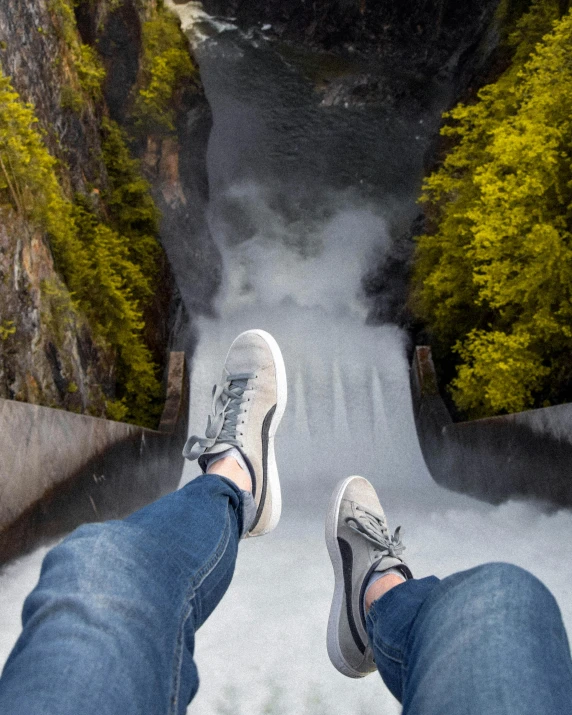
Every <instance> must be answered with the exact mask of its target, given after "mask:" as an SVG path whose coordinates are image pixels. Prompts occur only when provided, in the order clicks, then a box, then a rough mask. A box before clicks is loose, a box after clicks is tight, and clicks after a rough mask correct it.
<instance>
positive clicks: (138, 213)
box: [0, 0, 197, 427]
mask: <svg viewBox="0 0 572 715" xmlns="http://www.w3.org/2000/svg"><path fill="white" fill-rule="evenodd" d="M136 7H137V12H136V14H135V15H133V14H132V13H131V14H130V11H129V8H128V7H127V4H126V3H125V2H124V0H46V2H45V10H46V11H47V12H46V13H45V14H44V16H43V17H44V22H43V25H44V26H43V27H37V28H36V29H37V32H38V35H39V38H41V43H44V45H42V48H43V47H44V46H46V47H49V48H50V50H51V54H52V55H53V52H54V48H55V49H57V57H58V58H57V60H56V62H55V64H54V65H53V70H54V71H53V73H52V74H48V76H49V78H50V82H53V83H54V87H53V93H54V95H55V97H56V98H57V97H58V94H59V97H60V100H59V103H58V102H57V99H56V106H57V107H58V109H57V110H56V111H55V112H54V107H53V106H52V108H51V109H50V110H47V109H46V107H47V106H48V105H47V104H46V102H43V103H42V106H41V110H42V111H43V114H42V111H40V113H39V114H38V113H37V112H36V110H35V108H34V106H32V105H31V104H29V103H26V102H24V101H23V100H22V98H21V97H20V95H19V94H18V91H17V90H16V89H15V88H14V84H15V83H16V84H17V82H15V83H14V82H12V80H11V78H9V77H7V76H5V75H4V74H2V71H1V69H0V208H3V209H4V211H8V212H10V211H12V212H13V215H14V216H18V217H22V221H21V222H22V223H23V225H29V226H30V227H31V229H32V231H36V232H37V231H38V230H39V232H40V235H41V234H42V233H43V235H44V237H46V238H47V241H48V243H49V246H50V248H51V253H52V255H53V259H54V263H55V267H56V270H57V272H58V274H59V276H60V277H61V280H62V281H63V282H60V280H59V278H57V277H56V280H52V279H50V280H45V281H44V282H43V288H42V292H41V306H39V311H38V312H39V316H40V317H39V319H40V322H41V324H42V325H43V326H44V327H45V329H44V328H40V330H44V332H45V333H46V337H45V339H46V340H47V341H48V342H50V341H51V343H53V345H51V347H50V350H51V353H50V355H51V356H52V363H53V364H54V365H55V368H54V369H55V370H56V371H58V372H62V371H63V373H62V376H58V379H59V381H60V383H61V385H60V387H61V389H62V390H64V391H66V390H67V391H68V392H69V391H71V390H73V385H75V381H76V380H77V376H76V375H75V373H74V374H73V375H72V372H73V371H72V370H71V368H70V369H68V368H67V364H64V363H65V355H66V354H67V352H69V344H70V335H71V334H72V333H74V332H77V330H83V327H82V326H84V327H85V331H84V333H85V340H86V341H87V342H86V345H87V346H88V347H87V348H86V351H87V352H89V351H91V353H90V359H91V358H93V360H94V361H95V362H96V363H97V365H98V366H99V367H98V370H99V371H98V372H97V376H96V374H95V373H92V374H91V376H90V379H97V378H99V379H100V380H101V382H102V384H101V389H102V391H103V392H104V393H105V394H106V395H107V402H106V406H105V414H104V408H103V400H102V397H101V394H100V395H99V396H98V397H97V399H95V398H94V397H93V396H92V394H91V391H90V390H91V388H88V389H86V390H85V391H84V392H85V394H84V395H83V396H82V400H80V401H77V400H76V402H74V405H73V406H72V408H73V409H80V410H83V411H88V412H90V411H91V412H92V413H93V414H97V415H99V416H107V417H110V418H112V419H119V420H126V421H132V422H135V423H138V424H141V425H146V426H151V427H153V426H155V425H156V424H157V420H158V415H159V410H160V407H161V404H160V396H161V386H160V370H161V367H162V366H159V365H157V364H156V362H155V360H160V345H159V343H160V339H161V338H158V336H159V335H162V332H163V331H162V330H159V329H157V328H156V327H155V326H154V325H153V321H154V320H157V316H156V313H157V311H164V310H166V301H165V300H164V299H161V300H159V301H158V300H157V293H158V291H160V290H161V289H162V283H161V281H164V276H163V273H162V271H163V269H162V268H161V266H162V264H163V263H164V256H163V253H162V249H161V247H160V244H159V241H158V232H159V218H160V217H159V212H158V210H157V208H156V205H155V202H154V200H153V198H152V194H151V186H150V184H149V183H148V181H147V180H146V179H145V177H144V174H143V170H142V166H141V164H140V162H139V161H138V160H137V159H135V158H134V156H133V152H134V151H135V150H136V149H137V148H139V149H141V150H143V148H144V147H145V146H146V144H147V137H148V136H149V135H153V136H154V137H156V138H157V137H158V138H159V139H160V138H161V137H165V136H169V137H171V136H172V135H173V134H175V132H176V125H177V121H178V116H179V112H180V110H181V107H183V105H184V102H182V99H183V95H184V93H185V92H186V91H187V89H189V88H194V87H195V84H196V74H197V73H196V70H195V68H194V66H193V63H192V61H191V58H190V55H189V48H188V43H187V40H186V38H185V36H184V34H183V33H182V31H181V29H180V26H179V23H178V21H177V20H176V18H175V17H174V16H173V15H172V14H170V13H169V12H168V11H167V10H166V8H165V7H164V4H163V2H162V0H138V2H137V6H136ZM42 8H44V6H43V5H42ZM128 11H129V12H128ZM125 17H128V18H129V20H128V22H129V23H133V22H141V28H140V35H139V34H138V32H134V35H133V36H134V37H137V38H139V39H140V45H139V44H137V42H135V43H134V44H133V45H132V46H131V47H130V48H129V51H130V52H131V53H132V56H131V58H130V59H129V61H130V62H133V61H135V62H138V63H139V70H138V74H137V81H136V82H135V84H133V86H132V87H131V89H130V90H129V88H126V92H125V97H126V101H125V109H126V111H125V118H126V126H125V128H122V127H120V126H119V125H118V124H117V123H115V122H114V121H112V120H111V119H110V118H109V116H108V114H109V110H108V107H107V105H106V98H105V92H106V86H107V84H106V69H105V67H106V66H107V67H108V70H109V71H110V72H113V71H114V67H113V65H110V62H109V56H108V55H104V54H101V55H100V53H99V40H100V39H101V37H103V36H104V35H105V33H106V27H107V23H108V22H111V23H112V25H113V21H114V18H115V20H119V22H120V23H121V22H125ZM46 18H49V23H48V22H47V21H46ZM77 18H80V21H81V22H83V25H82V35H80V33H79V31H78V25H77ZM37 38H38V36H35V34H34V37H33V38H32V39H34V41H35V40H36V39H37ZM82 38H83V39H82ZM87 43H89V44H87ZM4 44H5V43H4ZM14 52H18V53H20V52H22V53H24V50H20V49H16V50H13V53H14ZM133 53H135V54H134V55H133ZM49 54H50V53H49V52H47V53H46V56H48V55H49ZM137 55H138V56H137ZM36 56H39V55H38V54H37V55H36ZM40 64H41V63H40ZM16 79H17V78H16ZM134 79H135V77H133V79H132V80H131V81H134ZM25 89H26V88H25V87H24V91H25ZM57 111H60V115H58V117H54V116H53V115H54V113H57ZM62 126H63V127H64V130H62V131H63V132H64V133H65V130H66V129H68V130H71V134H72V135H73V136H76V137H78V138H79V140H80V141H79V145H80V147H81V149H82V150H83V154H81V157H82V161H83V165H82V164H78V161H77V157H76V155H75V153H74V152H75V149H76V147H75V146H74V145H73V144H72V145H70V146H68V145H67V144H66V143H65V141H62V136H60V134H59V131H60V129H61V127H62ZM125 129H127V131H126V130H125ZM127 132H128V133H127ZM67 133H68V135H69V134H70V131H68V132H67ZM48 147H49V149H48ZM86 148H87V150H86ZM134 148H135V149H134ZM78 153H79V147H78ZM56 156H57V159H56ZM68 162H69V164H68ZM52 271H53V269H52ZM66 289H67V291H69V294H68V292H67V291H66ZM161 301H162V304H163V307H158V306H159V304H161ZM60 305H61V306H65V310H59V308H57V306H60ZM54 306H55V307H54ZM54 311H56V313H57V315H55V314H54V315H52V313H54ZM64 314H65V320H64V319H63V318H62V316H63V315H64ZM58 316H59V317H58ZM9 317H11V316H9ZM60 318H61V320H60ZM146 318H150V320H151V325H146V324H145V319H146ZM66 321H67V322H66ZM70 321H71V322H70ZM64 323H65V325H67V326H68V327H69V326H70V325H71V324H72V323H73V326H75V327H73V330H72V328H71V327H70V329H69V330H67V332H66V330H64V329H62V326H64ZM64 327H65V326H64ZM16 330H17V327H15V326H14V325H13V321H7V322H2V324H1V325H0V340H2V341H3V342H4V343H7V341H10V340H11V339H12V338H13V336H14V335H15V332H16ZM84 333H82V335H83V334H84ZM43 334H44V333H42V335H43ZM82 339H83V338H82ZM94 341H95V342H94ZM64 343H65V344H64ZM38 345H39V343H38ZM42 346H43V343H42ZM42 346H40V347H39V348H38V350H43V349H44V348H43V347H42ZM90 346H92V347H93V350H92V347H90ZM165 349H166V346H165ZM84 352H85V351H84ZM38 360H40V358H38ZM60 367H61V370H60ZM86 369H87V368H86ZM28 372H29V369H28ZM28 372H26V375H25V376H24V377H23V378H22V379H24V380H27V381H30V380H31V381H32V382H33V381H34V379H35V378H34V375H35V373H34V375H31V374H30V375H28ZM76 372H77V370H76ZM16 373H17V369H15V374H16ZM64 383H65V384H64ZM68 383H69V384H68ZM90 384H91V383H90ZM66 385H67V387H66ZM70 386H71V387H70ZM58 389H59V388H58ZM76 389H77V388H76ZM48 392H49V390H48ZM60 392H61V390H60ZM28 393H29V394H32V393H30V391H28V392H26V393H25V395H24V396H23V397H18V395H20V394H21V393H20V392H14V397H15V398H16V399H27V397H26V395H28ZM36 393H37V394H36ZM22 394H23V393H22ZM46 394H47V393H46ZM50 395H51V393H50ZM32 398H33V399H36V400H37V401H39V402H43V403H45V404H50V405H54V406H55V405H58V406H67V407H68V408H70V406H69V405H68V403H67V402H66V401H65V400H64V399H63V398H62V399H59V400H58V399H56V400H55V401H54V398H53V396H48V397H47V398H45V397H44V391H43V390H42V389H41V385H40V388H38V390H36V392H34V394H33V395H32ZM46 399H47V401H46ZM66 399H67V398H66ZM68 401H69V400H68ZM76 403H77V404H76Z"/></svg>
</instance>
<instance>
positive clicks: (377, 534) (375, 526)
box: [345, 504, 405, 558]
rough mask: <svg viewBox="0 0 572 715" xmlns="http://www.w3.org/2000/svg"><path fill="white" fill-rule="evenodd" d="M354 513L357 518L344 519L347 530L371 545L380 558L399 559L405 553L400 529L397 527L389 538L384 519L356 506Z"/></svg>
mask: <svg viewBox="0 0 572 715" xmlns="http://www.w3.org/2000/svg"><path fill="white" fill-rule="evenodd" d="M356 512H357V513H358V515H357V517H354V516H348V517H346V519H345V523H346V524H347V525H348V526H349V528H350V529H353V531H355V532H356V533H358V534H360V536H363V538H364V539H367V541H369V542H370V543H372V544H373V546H374V551H377V552H378V553H379V555H380V556H381V557H382V558H383V557H384V556H392V557H394V558H399V556H401V554H402V553H403V552H404V551H405V546H404V545H403V543H402V542H401V534H400V532H401V527H400V526H398V527H397V529H396V530H395V531H394V532H393V536H391V535H390V533H389V530H388V528H387V524H386V522H385V519H381V518H380V517H379V516H377V515H376V514H373V513H372V512H371V511H368V509H365V508H364V507H362V506H359V505H357V504H356Z"/></svg>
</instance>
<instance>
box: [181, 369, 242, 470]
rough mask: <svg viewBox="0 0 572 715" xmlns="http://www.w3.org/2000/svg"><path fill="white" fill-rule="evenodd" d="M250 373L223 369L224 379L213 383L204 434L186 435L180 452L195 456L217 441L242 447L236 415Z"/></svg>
mask: <svg viewBox="0 0 572 715" xmlns="http://www.w3.org/2000/svg"><path fill="white" fill-rule="evenodd" d="M254 377H256V375H255V374H254V373H252V372H242V373H237V374H235V375H231V374H230V373H227V376H226V380H225V381H224V382H223V383H222V384H221V385H215V386H214V387H213V395H212V408H211V414H210V415H209V417H208V420H207V428H206V430H205V436H204V437H199V436H198V435H193V436H192V437H189V440H188V441H187V444H186V445H185V450H184V452H183V454H184V456H185V457H186V458H187V459H191V460H192V459H198V458H199V457H200V456H201V455H202V454H204V453H205V452H206V451H207V450H208V449H210V448H211V447H214V445H215V444H216V443H217V442H224V443H225V444H229V445H230V446H231V447H242V442H241V441H240V440H239V439H238V438H237V430H238V424H239V416H240V415H241V413H242V409H241V408H242V402H243V396H244V391H245V390H246V387H247V384H248V381H249V380H250V379H252V378H254Z"/></svg>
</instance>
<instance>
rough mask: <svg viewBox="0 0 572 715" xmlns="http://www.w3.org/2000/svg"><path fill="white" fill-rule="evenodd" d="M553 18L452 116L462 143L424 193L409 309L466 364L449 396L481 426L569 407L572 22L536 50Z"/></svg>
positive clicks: (546, 14)
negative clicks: (423, 229) (537, 409)
mask: <svg viewBox="0 0 572 715" xmlns="http://www.w3.org/2000/svg"><path fill="white" fill-rule="evenodd" d="M555 17H558V4H557V3H556V2H546V1H544V2H542V1H541V0H537V2H534V3H533V5H532V7H531V10H530V12H529V13H528V14H527V15H525V16H524V18H523V19H522V20H521V22H520V23H519V26H518V28H517V32H516V33H515V35H514V36H513V41H515V42H518V48H517V52H516V54H515V62H514V64H513V66H512V67H511V68H510V69H509V70H508V71H507V72H506V73H505V74H504V75H503V76H502V77H501V78H500V79H499V80H498V82H496V83H495V84H492V85H489V86H487V87H485V88H483V89H482V90H481V91H480V92H479V95H478V96H479V101H478V102H477V103H475V104H473V105H471V106H466V105H459V106H457V107H456V108H455V109H453V110H452V111H451V112H449V113H448V115H447V118H448V120H449V123H448V124H447V126H445V127H444V129H443V130H442V131H443V134H446V135H449V136H453V137H455V138H456V139H457V144H456V146H455V147H454V148H453V149H452V151H451V152H450V153H449V154H448V155H447V157H446V159H445V161H444V163H443V165H442V166H441V168H440V169H439V170H438V171H436V172H435V173H434V174H433V175H432V176H430V177H429V178H428V179H427V181H426V182H425V187H424V197H423V200H424V201H425V202H426V203H427V217H428V220H429V224H430V227H432V228H433V230H432V231H430V232H429V233H428V234H427V235H425V236H421V237H420V238H419V240H418V246H417V253H416V265H415V271H414V279H413V292H412V300H411V302H412V306H413V309H414V311H415V312H416V313H417V315H419V316H420V317H421V318H422V319H424V320H425V321H426V322H427V324H428V326H429V328H430V329H431V331H432V332H433V334H434V335H435V339H436V341H437V342H438V343H439V344H440V346H441V347H442V348H443V347H444V348H445V349H449V350H450V349H452V350H454V351H455V352H456V354H457V376H456V378H455V379H454V380H453V382H452V385H451V391H452V395H453V398H454V400H455V402H456V404H457V405H458V406H459V407H460V408H461V409H462V410H464V411H465V412H466V413H467V414H469V415H470V416H473V417H479V416H485V415H490V414H494V413H498V412H511V411H518V410H522V409H526V408H528V407H532V406H540V405H544V404H551V403H552V402H555V401H559V400H561V399H562V398H564V399H570V396H571V392H570V389H571V385H572V364H571V363H570V354H571V352H572V327H571V326H572V301H571V299H572V150H571V147H572V121H571V116H572V54H571V52H570V47H571V46H572V15H571V14H568V15H566V16H565V17H564V18H562V19H561V20H558V21H556V22H555V23H554V25H553V26H552V29H551V31H550V32H548V34H546V35H545V36H544V37H543V38H542V39H541V41H540V42H538V44H536V45H535V46H534V44H533V42H532V39H535V38H536V39H538V38H539V37H540V36H541V35H542V30H549V29H550V27H551V25H552V21H553V20H554V18H555ZM547 26H548V27H547ZM531 38H532V39H531ZM532 47H534V51H533V52H532V54H530V50H531V48H532Z"/></svg>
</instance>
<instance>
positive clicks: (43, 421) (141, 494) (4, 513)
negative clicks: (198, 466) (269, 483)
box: [0, 352, 189, 563]
mask: <svg viewBox="0 0 572 715" xmlns="http://www.w3.org/2000/svg"><path fill="white" fill-rule="evenodd" d="M188 396H189V390H188V376H187V372H186V366H185V356H184V353H182V352H180V353H171V356H170V361H169V372H168V380H167V393H166V400H165V406H164V409H163V413H162V417H161V422H160V424H159V428H158V429H157V430H151V429H146V428H143V427H138V426H136V425H131V424H125V423H121V422H113V421H111V420H103V419H99V418H97V417H89V416H87V415H78V414H74V413H72V412H66V411H64V410H58V409H53V408H49V407H40V406H38V405H32V404H28V403H22V402H17V401H14V400H0V563H4V562H6V561H8V560H9V559H11V558H13V557H15V556H17V555H19V554H22V553H24V552H26V551H28V550H29V549H31V548H33V547H34V546H36V545H37V544H39V543H41V542H42V541H45V540H48V539H52V538H55V537H57V536H60V535H62V534H65V533H67V532H68V531H71V530H72V529H74V528H75V527H76V526H78V525H79V524H81V523H84V522H89V521H101V520H103V519H114V518H121V517H123V516H125V515H126V514H128V513H130V512H132V511H134V510H135V509H137V508H139V507H141V506H143V505H145V504H147V503H149V502H151V501H153V500H155V499H157V498H158V497H160V496H161V495H162V494H165V493H167V492H169V491H172V490H173V489H175V488H176V486H177V483H178V481H179V478H180V476H181V471H182V468H183V457H182V454H181V452H182V448H183V444H184V441H185V439H186V435H187V419H188Z"/></svg>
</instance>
